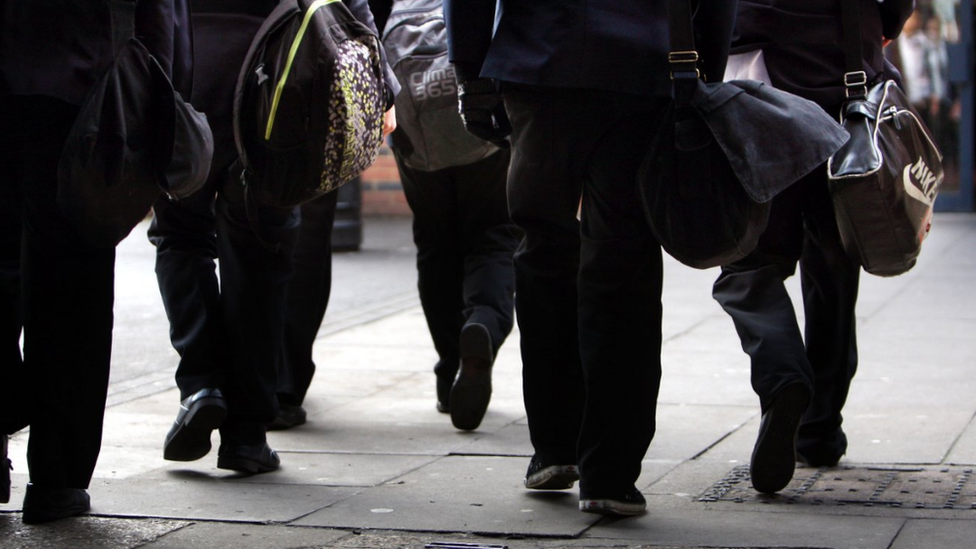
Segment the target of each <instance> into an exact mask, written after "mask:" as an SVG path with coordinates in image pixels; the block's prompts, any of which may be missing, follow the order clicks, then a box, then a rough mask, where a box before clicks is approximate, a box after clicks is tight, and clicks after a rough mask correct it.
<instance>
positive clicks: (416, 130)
mask: <svg viewBox="0 0 976 549" xmlns="http://www.w3.org/2000/svg"><path fill="white" fill-rule="evenodd" d="M382 41H383V47H384V48H385V49H386V56H387V60H388V61H389V63H390V65H391V66H392V67H393V72H394V73H395V74H396V77H397V80H399V81H400V87H401V90H400V93H399V94H397V96H396V112H397V130H396V131H395V132H393V135H392V140H393V147H394V148H395V149H396V151H397V152H398V153H399V155H400V157H401V158H402V159H403V161H404V163H406V164H407V165H408V166H410V167H411V168H414V169H417V170H423V171H435V170H440V169H444V168H450V167H452V166H462V165H465V164H471V163H473V162H477V161H478V160H481V159H483V158H485V157H487V156H488V155H490V154H491V153H493V152H495V151H497V150H498V148H497V147H496V146H495V145H492V144H491V143H489V142H487V141H483V140H481V139H478V138H477V137H475V136H473V135H471V134H469V133H468V132H467V131H465V129H464V125H463V124H462V123H461V116H460V115H459V114H458V100H457V85H456V83H455V76H454V67H453V66H452V65H451V63H450V62H449V61H448V59H447V29H446V27H445V25H444V12H443V10H442V7H441V0H397V1H394V2H393V10H392V11H391V13H390V18H389V19H388V20H387V22H386V28H385V29H384V30H383V39H382Z"/></svg>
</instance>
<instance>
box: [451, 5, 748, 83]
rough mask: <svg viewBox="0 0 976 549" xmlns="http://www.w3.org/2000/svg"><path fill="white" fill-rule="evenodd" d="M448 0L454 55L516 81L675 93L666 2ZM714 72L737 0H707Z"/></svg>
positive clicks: (702, 14)
mask: <svg viewBox="0 0 976 549" xmlns="http://www.w3.org/2000/svg"><path fill="white" fill-rule="evenodd" d="M495 2H496V0H446V2H445V10H446V14H447V21H448V35H449V37H450V38H449V40H450V51H451V60H452V61H453V62H454V63H455V64H456V65H457V66H458V69H459V71H460V72H461V73H462V74H463V75H464V76H465V77H468V76H470V75H468V74H465V73H470V72H472V71H474V72H477V73H480V74H481V75H482V76H486V77H491V78H497V79H500V80H505V81H509V82H518V83H523V84H533V85H541V86H554V87H563V88H584V89H600V90H608V91H618V92H628V93H638V94H655V95H669V94H670V90H671V85H670V81H669V79H668V67H667V58H668V51H669V50H670V47H669V43H668V21H667V2H666V1H665V0H655V1H651V0H501V6H502V9H501V11H500V18H499V21H498V28H497V31H496V32H495V33H494V36H492V24H493V22H494V20H495ZM701 4H702V6H701V8H700V9H699V16H698V18H697V20H696V27H697V30H699V31H700V34H701V35H702V36H703V37H705V38H706V39H703V40H701V41H700V42H699V44H698V46H699V51H700V52H701V54H702V58H703V59H704V60H705V62H706V65H705V70H706V73H707V74H721V73H722V72H724V66H725V56H726V52H727V48H728V43H729V40H728V38H729V35H730V34H731V20H732V13H733V10H734V9H735V2H734V0H702V1H701Z"/></svg>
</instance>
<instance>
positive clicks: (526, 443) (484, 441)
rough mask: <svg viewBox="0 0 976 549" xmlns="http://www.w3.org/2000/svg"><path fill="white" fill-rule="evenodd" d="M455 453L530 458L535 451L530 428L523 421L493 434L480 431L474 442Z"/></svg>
mask: <svg viewBox="0 0 976 549" xmlns="http://www.w3.org/2000/svg"><path fill="white" fill-rule="evenodd" d="M454 453H464V454H466V455H486V456H521V457H525V458H530V457H532V454H533V453H534V451H533V449H532V442H531V441H530V440H529V426H528V424H526V423H525V422H524V421H523V422H521V423H511V424H509V425H506V426H504V427H502V428H501V429H498V430H496V431H492V432H481V431H479V432H478V436H477V437H476V438H475V440H474V441H473V442H471V443H470V444H468V445H466V446H464V447H462V448H459V449H458V450H457V451H455V452H454ZM526 466H528V465H526Z"/></svg>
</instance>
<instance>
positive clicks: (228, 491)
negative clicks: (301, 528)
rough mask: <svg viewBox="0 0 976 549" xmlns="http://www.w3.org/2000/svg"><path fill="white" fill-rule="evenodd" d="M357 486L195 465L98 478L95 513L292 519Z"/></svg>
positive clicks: (350, 492)
mask: <svg viewBox="0 0 976 549" xmlns="http://www.w3.org/2000/svg"><path fill="white" fill-rule="evenodd" d="M357 490H358V489H356V488H343V487H324V486H307V485H289V484H280V485H279V484H255V483H250V482H238V481H237V480H236V479H235V478H233V477H217V476H211V475H210V474H207V472H200V471H194V470H186V471H171V472H170V474H169V475H168V476H166V477H165V478H145V479H140V478H133V479H125V480H107V479H96V480H94V481H92V484H91V487H90V489H89V493H90V494H91V496H92V514H95V515H106V516H114V517H151V518H181V519H187V520H219V521H229V522H261V523H265V522H267V523H271V522H288V521H292V520H295V519H297V518H299V517H302V516H305V515H307V514H309V513H312V512H314V511H316V510H318V509H321V508H323V507H326V506H328V505H331V504H333V503H335V502H337V501H340V500H342V499H344V498H347V497H349V496H351V495H353V494H355V493H356V491H357Z"/></svg>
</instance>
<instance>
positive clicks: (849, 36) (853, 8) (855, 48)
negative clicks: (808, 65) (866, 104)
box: [840, 0, 868, 101]
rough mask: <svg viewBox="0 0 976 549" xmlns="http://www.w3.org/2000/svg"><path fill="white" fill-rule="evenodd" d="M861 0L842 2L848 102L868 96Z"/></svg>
mask: <svg viewBox="0 0 976 549" xmlns="http://www.w3.org/2000/svg"><path fill="white" fill-rule="evenodd" d="M858 2H860V0H841V2H840V6H841V21H842V23H843V25H844V65H845V66H846V68H847V72H846V73H844V88H845V94H846V96H847V100H848V101H853V100H856V99H864V98H866V97H867V95H868V75H867V73H866V72H864V50H863V47H862V45H861V7H860V6H859V5H858Z"/></svg>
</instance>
